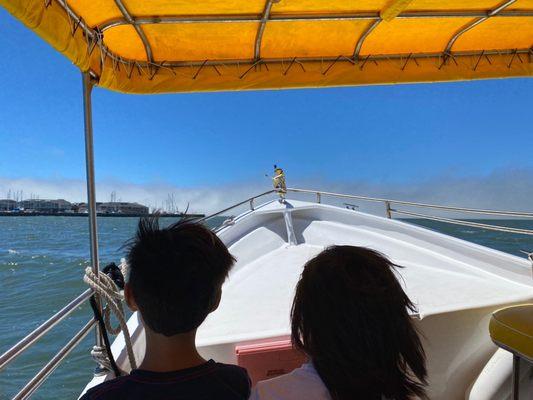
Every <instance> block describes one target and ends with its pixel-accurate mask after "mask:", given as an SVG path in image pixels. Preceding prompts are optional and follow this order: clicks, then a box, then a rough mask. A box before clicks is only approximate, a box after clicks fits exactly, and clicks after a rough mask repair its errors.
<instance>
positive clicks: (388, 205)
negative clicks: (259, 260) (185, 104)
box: [200, 188, 533, 235]
mask: <svg viewBox="0 0 533 400" xmlns="http://www.w3.org/2000/svg"><path fill="white" fill-rule="evenodd" d="M272 193H277V190H270V191H268V192H264V193H261V194H258V195H256V196H252V197H249V198H248V199H246V200H244V201H241V202H239V203H236V204H234V205H232V206H230V207H227V208H225V209H223V210H221V211H218V212H216V213H214V214H211V215H208V216H206V217H204V218H202V219H201V220H200V221H207V220H209V219H211V218H213V217H216V216H220V215H224V214H225V213H227V212H228V211H231V210H234V209H235V208H237V207H240V206H242V205H244V204H247V203H249V204H250V211H253V210H254V200H256V199H258V198H261V197H263V196H266V195H269V194H272ZM287 193H303V194H311V195H314V196H316V202H317V203H322V201H323V198H324V197H333V198H339V199H352V200H361V201H366V202H375V203H382V204H383V205H384V211H385V214H386V216H387V218H392V217H393V214H398V215H406V216H411V217H417V218H422V219H428V220H433V221H439V222H445V223H449V224H455V225H463V226H470V227H474V228H480V229H487V230H494V231H500V232H508V233H518V234H524V235H533V230H530V229H519V228H513V227H506V226H501V225H493V224H485V223H479V222H472V221H465V220H460V219H452V218H444V217H438V216H433V215H428V214H421V213H415V212H412V211H407V210H399V209H397V208H392V206H393V205H395V206H408V207H416V208H423V209H431V210H439V211H444V212H460V213H464V214H475V215H489V216H500V217H511V218H533V212H523V211H503V210H488V209H478V208H468V207H455V206H444V205H439V204H428V203H419V202H413V201H405V200H394V199H387V198H381V197H369V196H359V195H351V194H344V193H334V192H325V191H321V190H309V189H298V188H287ZM222 227H223V225H222V226H219V227H217V228H215V230H218V229H220V228H222Z"/></svg>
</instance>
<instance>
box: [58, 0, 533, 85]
mask: <svg viewBox="0 0 533 400" xmlns="http://www.w3.org/2000/svg"><path fill="white" fill-rule="evenodd" d="M53 1H55V2H56V3H57V4H58V5H59V6H60V7H62V8H63V9H64V10H65V12H66V14H67V15H68V16H69V19H70V21H71V23H72V26H73V29H72V32H73V34H74V32H75V31H76V29H77V28H78V27H79V28H81V29H83V30H84V31H85V34H86V37H87V42H88V51H89V52H91V51H92V49H93V48H94V46H96V45H98V46H99V48H100V51H101V55H102V56H101V57H102V60H101V67H102V68H103V67H104V61H105V58H106V57H110V58H111V59H112V60H113V63H112V65H113V69H117V68H120V65H122V66H124V67H125V68H126V71H127V76H128V78H131V75H132V73H133V70H134V68H136V69H137V70H138V72H139V74H142V73H143V70H144V69H146V70H147V71H148V76H149V79H152V78H153V77H154V76H155V75H156V74H157V73H158V71H159V70H160V69H167V70H171V71H172V72H173V73H174V74H175V73H176V72H174V69H176V68H185V67H187V68H190V67H199V68H198V70H197V71H195V72H194V73H193V75H192V76H191V79H196V78H197V77H198V74H199V73H200V71H201V70H202V69H203V68H204V67H206V66H212V67H217V66H240V65H244V66H246V65H250V67H249V69H248V70H247V71H246V72H245V73H243V74H241V75H240V79H243V78H245V77H246V76H247V74H248V72H249V71H250V70H251V69H253V68H254V67H257V66H259V65H266V66H267V64H269V63H274V64H284V63H290V64H291V66H292V64H294V63H298V64H300V66H301V67H302V69H303V71H304V72H305V68H304V67H303V64H302V63H304V62H324V61H326V62H333V64H334V63H337V62H349V63H351V64H360V63H361V62H362V64H363V65H360V69H361V70H362V69H363V67H364V65H365V64H366V63H367V62H368V61H371V62H373V63H375V64H376V65H377V64H378V62H381V61H397V60H399V61H400V64H401V67H400V69H401V70H402V71H403V70H404V69H405V63H404V61H405V59H406V57H408V60H409V59H413V60H414V61H415V63H417V61H416V60H417V59H421V58H434V59H436V60H438V62H437V63H436V67H437V68H438V69H441V68H442V67H443V66H444V65H446V64H447V62H448V61H449V60H450V59H451V60H453V61H454V62H455V63H456V64H457V61H456V58H460V57H476V60H477V61H476V67H477V64H479V60H480V59H481V58H483V57H486V58H487V59H488V56H489V55H510V56H511V57H510V60H509V62H508V67H509V68H511V66H512V64H513V62H514V60H515V58H518V60H519V62H521V63H522V62H523V60H522V58H521V56H520V55H521V54H524V55H529V56H530V57H533V46H532V47H530V48H523V49H516V48H515V49H499V50H493V49H487V50H479V51H461V52H453V53H452V47H453V45H454V44H455V43H456V41H457V40H458V39H459V38H460V37H461V36H462V35H463V34H464V33H465V32H467V31H469V30H471V29H473V28H475V27H476V26H477V25H479V24H481V23H482V22H484V21H486V20H487V19H490V18H498V17H505V18H520V17H533V10H506V8H507V7H509V6H510V5H512V4H513V3H515V2H516V0H506V1H504V2H503V3H501V4H500V5H499V6H498V7H497V8H495V9H493V10H469V11H453V10H450V11H440V10H428V11H405V12H400V13H399V14H398V15H396V16H395V17H394V19H434V18H461V17H464V18H474V20H473V21H472V22H470V23H469V24H467V25H466V26H464V27H463V28H461V29H460V30H459V31H458V32H456V33H455V34H454V35H453V36H452V37H451V38H450V40H449V41H448V43H447V45H446V47H445V48H444V49H443V50H442V51H441V52H434V53H410V54H368V55H366V56H365V57H363V58H361V57H360V54H361V49H362V47H363V45H364V42H365V40H366V39H367V38H368V36H370V35H371V33H372V31H374V30H375V29H376V27H377V26H378V25H379V24H380V23H381V22H382V21H383V19H382V16H381V15H380V12H358V13H353V12H352V13H346V12H345V13H332V14H305V13H301V14H299V13H294V14H276V13H272V6H273V4H274V3H277V2H278V1H279V0H266V1H265V6H264V10H263V12H262V14H259V15H258V14H239V15H223V16H216V15H196V16H190V15H173V16H155V15H154V16H142V17H136V16H133V15H131V13H130V12H129V11H128V9H127V8H126V7H125V5H124V4H123V2H122V0H114V1H115V4H116V5H117V7H118V8H119V10H120V12H121V13H122V15H123V17H122V18H114V19H112V20H109V21H106V22H105V23H102V24H100V25H98V26H95V27H90V26H88V25H87V24H86V23H85V21H84V20H83V18H82V17H81V16H80V15H77V14H76V13H75V12H74V10H73V9H72V8H71V7H70V6H69V5H68V3H67V1H66V0H48V2H49V3H51V2H53ZM355 20H369V21H371V22H370V24H369V25H368V27H367V29H366V30H365V31H364V32H363V33H362V34H361V36H360V37H359V38H358V39H357V42H356V45H355V48H354V52H353V54H351V55H343V54H339V55H338V56H324V57H291V58H262V57H261V44H262V38H263V34H264V32H265V29H267V25H268V24H271V23H283V22H293V21H355ZM250 22H255V23H259V26H258V29H257V33H256V38H255V41H254V51H253V58H250V59H224V60H196V61H182V60H165V61H158V60H155V59H154V57H153V51H152V47H151V44H150V42H149V40H148V38H147V37H146V35H145V33H144V31H143V29H142V26H143V25H152V24H156V25H157V24H198V23H207V24H209V23H250ZM121 25H131V26H132V27H133V28H134V29H135V31H136V32H137V34H138V37H139V38H140V40H141V42H142V44H143V46H144V48H145V52H146V61H141V60H132V59H127V58H125V57H122V56H120V55H118V54H115V53H114V52H113V51H112V50H110V49H109V48H108V47H107V46H106V45H105V44H104V40H103V36H104V33H105V31H107V30H109V29H111V28H114V27H117V26H121ZM489 62H490V59H489ZM267 68H268V66H267ZM330 68H331V66H330V67H328V68H327V70H328V71H329V69H330ZM215 70H216V72H217V73H218V75H220V76H221V75H222V72H221V71H220V70H219V69H217V68H215ZM282 70H283V68H282ZM474 70H475V69H474ZM284 74H285V73H284Z"/></svg>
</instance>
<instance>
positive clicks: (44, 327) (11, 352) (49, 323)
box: [0, 289, 93, 371]
mask: <svg viewBox="0 0 533 400" xmlns="http://www.w3.org/2000/svg"><path fill="white" fill-rule="evenodd" d="M92 294H93V291H92V290H91V289H87V290H86V291H85V292H83V293H82V294H80V295H79V296H78V297H76V298H75V299H74V300H72V301H71V302H70V303H68V304H67V305H66V306H65V307H63V308H62V309H61V310H59V311H58V312H57V313H55V314H54V315H52V316H51V317H50V318H48V319H47V320H46V321H45V322H43V323H42V324H41V325H39V326H38V327H37V328H36V329H35V330H33V331H32V332H30V333H29V334H28V335H26V337H24V338H23V339H22V340H20V341H19V342H18V343H17V344H15V345H14V346H13V347H11V348H10V349H8V350H7V351H6V352H5V353H4V354H2V355H1V356H0V371H1V370H2V369H3V368H4V367H5V366H7V365H8V364H9V363H10V362H11V361H13V360H14V359H15V358H17V357H18V356H19V355H20V354H21V353H22V352H24V350H26V349H27V348H28V347H30V346H31V345H33V344H34V343H35V342H36V341H37V340H39V339H40V338H41V337H43V336H44V335H45V334H46V333H47V332H48V331H49V330H50V329H52V328H53V327H54V326H56V325H57V324H58V323H59V322H61V321H62V320H63V319H65V318H66V317H67V316H69V315H70V314H72V312H73V311H75V310H76V308H77V307H78V306H79V305H80V304H82V303H83V302H84V301H86V300H88V299H89V297H91V295H92Z"/></svg>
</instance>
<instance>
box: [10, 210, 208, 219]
mask: <svg viewBox="0 0 533 400" xmlns="http://www.w3.org/2000/svg"><path fill="white" fill-rule="evenodd" d="M156 215H158V216H159V217H160V218H167V217H168V218H183V217H188V218H203V217H205V214H181V213H178V214H154V213H151V214H119V213H115V214H111V213H98V214H97V216H98V217H105V218H112V217H117V218H127V217H136V218H139V217H153V216H156ZM88 216H89V214H87V213H61V212H59V213H44V212H33V213H12V212H3V211H1V212H0V217H88Z"/></svg>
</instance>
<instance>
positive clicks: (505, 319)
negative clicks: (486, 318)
mask: <svg viewBox="0 0 533 400" xmlns="http://www.w3.org/2000/svg"><path fill="white" fill-rule="evenodd" d="M489 331H490V337H491V338H492V340H493V341H494V343H496V345H498V346H499V347H502V348H504V349H506V350H508V351H510V352H511V353H513V354H515V355H517V356H519V357H521V358H525V359H527V360H529V361H531V362H533V304H522V305H518V306H512V307H507V308H503V309H501V310H498V311H495V312H494V313H493V314H492V318H491V320H490V324H489Z"/></svg>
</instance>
